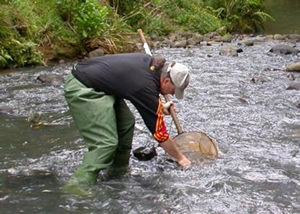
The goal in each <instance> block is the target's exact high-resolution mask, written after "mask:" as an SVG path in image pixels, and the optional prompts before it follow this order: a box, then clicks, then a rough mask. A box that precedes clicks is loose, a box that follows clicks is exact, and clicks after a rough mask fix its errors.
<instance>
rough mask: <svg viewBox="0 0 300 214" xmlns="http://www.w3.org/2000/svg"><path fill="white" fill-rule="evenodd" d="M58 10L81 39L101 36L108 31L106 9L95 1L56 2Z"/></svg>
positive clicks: (63, 0) (69, 0)
mask: <svg viewBox="0 0 300 214" xmlns="http://www.w3.org/2000/svg"><path fill="white" fill-rule="evenodd" d="M57 5H58V10H59V11H60V14H61V16H62V17H63V18H64V20H65V21H67V22H70V23H72V26H73V27H74V29H75V31H76V32H77V33H78V34H80V36H82V37H83V38H88V37H94V36H102V35H103V34H104V32H105V31H107V30H108V28H109V25H108V22H107V20H108V8H107V7H105V6H104V7H103V6H101V5H100V4H99V3H98V2H97V1H96V0H81V1H80V0H58V1H57Z"/></svg>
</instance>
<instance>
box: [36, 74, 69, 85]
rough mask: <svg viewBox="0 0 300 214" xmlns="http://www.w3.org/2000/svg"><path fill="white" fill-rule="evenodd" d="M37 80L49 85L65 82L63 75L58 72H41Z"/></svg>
mask: <svg viewBox="0 0 300 214" xmlns="http://www.w3.org/2000/svg"><path fill="white" fill-rule="evenodd" d="M37 80H38V81H40V82H41V83H43V84H49V85H61V84H63V82H64V78H63V76H62V75H57V74H41V75H39V76H38V77H37Z"/></svg>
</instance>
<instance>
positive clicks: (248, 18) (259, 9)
mask: <svg viewBox="0 0 300 214" xmlns="http://www.w3.org/2000/svg"><path fill="white" fill-rule="evenodd" d="M0 5H1V7H0V68H1V69H3V68H8V67H22V66H27V65H34V64H42V63H48V62H50V61H55V60H58V59H74V57H77V56H80V55H85V54H86V53H87V52H89V51H91V50H94V49H96V48H98V47H101V48H102V49H104V50H105V52H106V53H117V52H128V51H132V48H133V47H132V46H131V43H130V41H129V39H128V36H127V35H128V34H130V33H136V30H137V29H138V28H142V29H143V31H144V32H145V33H146V34H150V33H155V34H157V35H161V36H164V35H168V34H169V33H171V32H178V31H190V32H199V33H201V34H204V33H208V32H212V31H216V32H219V33H221V34H225V33H228V32H229V33H232V32H240V33H250V32H251V33H253V32H258V31H259V30H260V28H261V27H262V26H263V25H262V24H263V22H264V20H265V19H266V18H268V15H267V14H266V13H265V9H264V6H263V0H246V1H244V0H210V1H208V0H151V1H146V0H143V1H141V0H122V1H121V0H106V1H105V0H48V1H44V0H0Z"/></svg>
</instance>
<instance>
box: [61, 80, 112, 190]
mask: <svg viewBox="0 0 300 214" xmlns="http://www.w3.org/2000/svg"><path fill="white" fill-rule="evenodd" d="M65 97H66V99H67V102H68V104H69V107H70V111H71V114H72V116H73V118H74V121H75V124H76V126H77V128H78V129H79V132H80V135H81V137H82V138H83V140H84V142H85V143H86V145H87V147H88V152H87V153H85V155H84V158H83V161H82V163H81V165H80V166H79V167H78V168H77V170H76V171H75V173H74V175H73V176H72V178H71V179H70V181H69V184H71V185H73V184H83V185H89V184H92V183H95V182H96V180H97V176H98V173H99V171H100V170H101V169H105V168H107V167H108V166H109V165H111V164H112V163H113V160H114V156H115V151H116V149H117V145H118V134H117V124H116V115H115V109H114V103H115V100H116V99H115V97H114V96H108V95H105V94H104V93H101V92H96V91H94V90H93V89H91V88H87V87H85V86H84V85H82V84H81V83H80V82H79V81H78V80H77V79H75V78H74V77H73V76H72V75H69V77H68V79H67V81H66V87H65Z"/></svg>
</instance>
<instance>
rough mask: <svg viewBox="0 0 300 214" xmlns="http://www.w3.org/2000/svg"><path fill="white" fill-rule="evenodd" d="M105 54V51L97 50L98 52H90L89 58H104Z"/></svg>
mask: <svg viewBox="0 0 300 214" xmlns="http://www.w3.org/2000/svg"><path fill="white" fill-rule="evenodd" d="M104 54H105V53H104V50H102V49H101V48H97V49H96V50H93V51H91V52H89V58H93V57H99V56H104Z"/></svg>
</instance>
